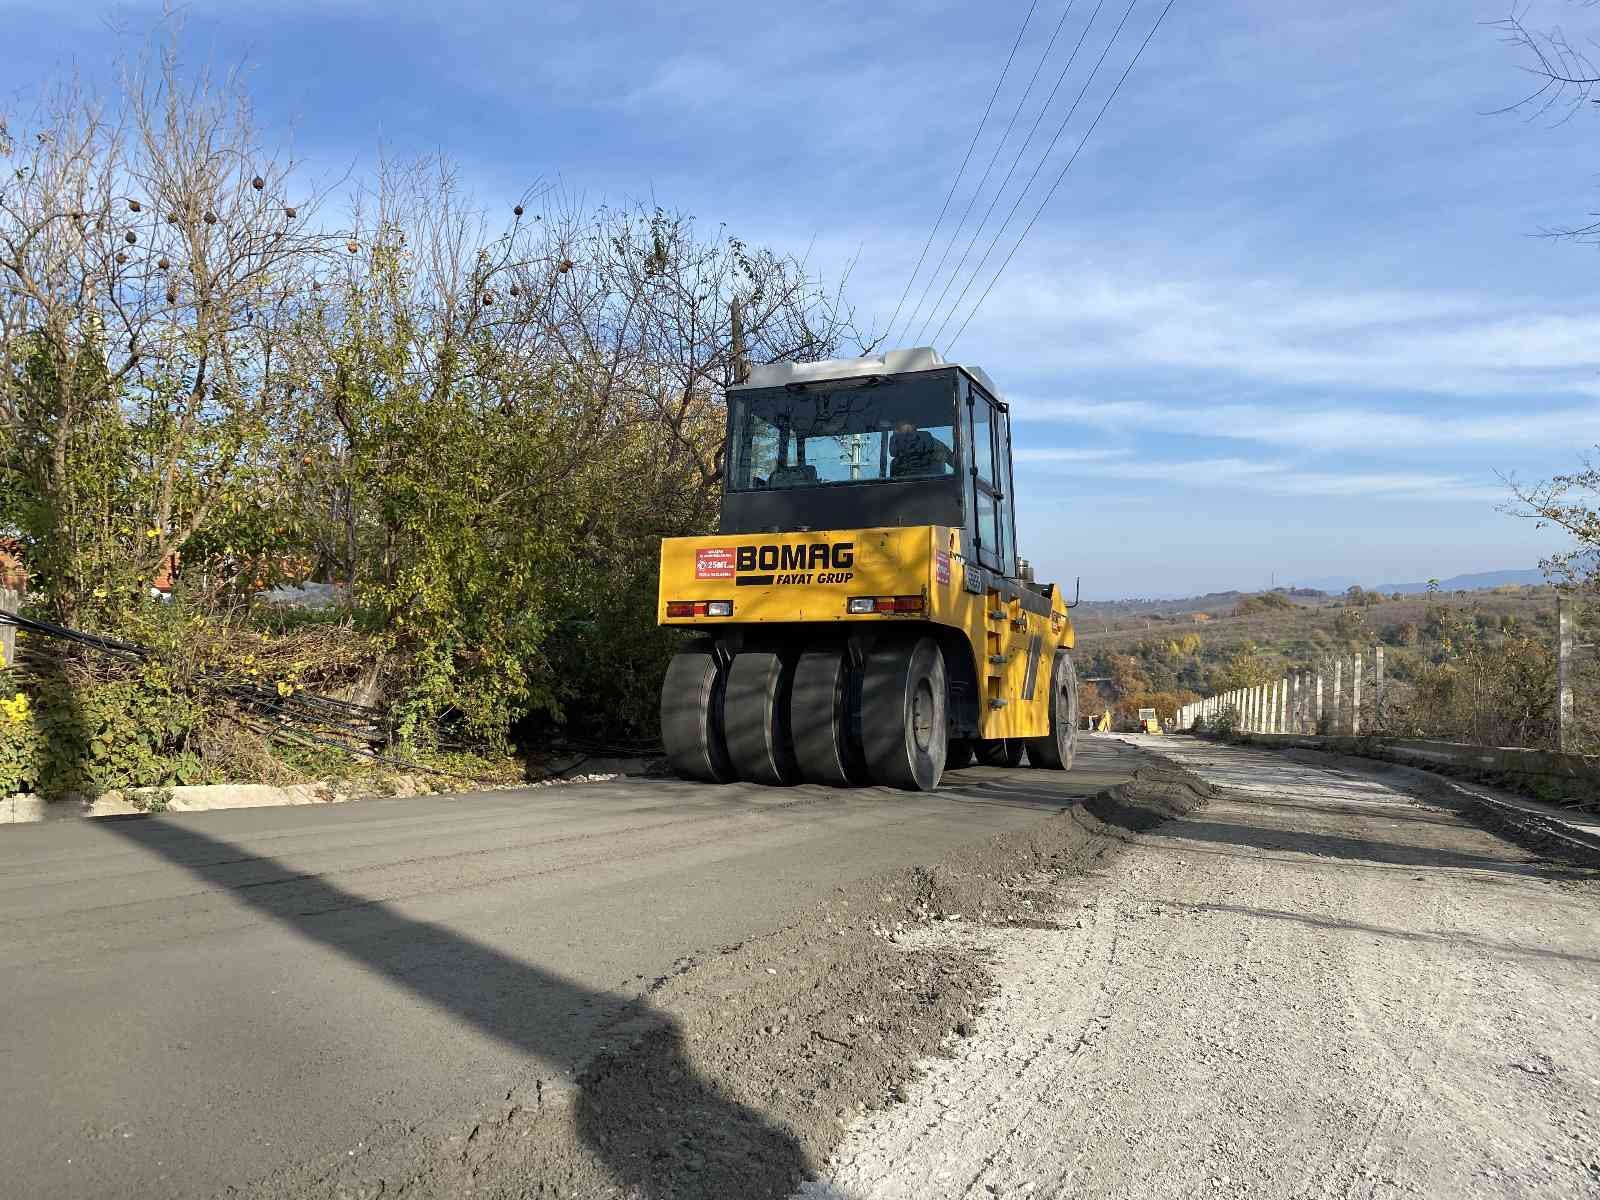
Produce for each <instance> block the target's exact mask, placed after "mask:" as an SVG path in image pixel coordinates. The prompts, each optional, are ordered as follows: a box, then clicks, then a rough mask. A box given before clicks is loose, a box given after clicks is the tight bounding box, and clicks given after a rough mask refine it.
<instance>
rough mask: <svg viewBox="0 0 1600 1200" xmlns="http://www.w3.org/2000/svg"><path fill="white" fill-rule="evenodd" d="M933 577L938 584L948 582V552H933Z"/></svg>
mask: <svg viewBox="0 0 1600 1200" xmlns="http://www.w3.org/2000/svg"><path fill="white" fill-rule="evenodd" d="M933 577H934V578H935V579H937V580H938V581H939V582H940V583H949V582H950V552H949V551H948V550H935V551H934V553H933Z"/></svg>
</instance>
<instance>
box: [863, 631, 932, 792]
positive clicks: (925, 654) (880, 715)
mask: <svg viewBox="0 0 1600 1200" xmlns="http://www.w3.org/2000/svg"><path fill="white" fill-rule="evenodd" d="M946 703H947V698H946V691H945V674H944V657H943V655H941V654H940V653H939V647H938V646H937V645H935V644H934V641H933V639H932V638H927V637H918V638H906V639H901V638H886V639H884V640H883V641H881V642H879V643H878V645H876V646H875V647H874V648H873V650H872V652H871V653H870V654H869V655H868V656H867V664H866V675H865V679H864V680H863V683H862V692H861V740H862V743H863V749H864V750H865V751H866V758H867V769H868V770H869V771H871V772H872V778H873V779H874V780H875V781H876V782H878V783H882V784H887V785H889V786H891V787H898V788H906V789H907V790H910V791H920V792H928V791H932V790H933V789H934V788H935V787H937V786H938V785H939V777H940V776H941V775H942V774H944V764H945V754H946V751H947V750H948V739H949V729H948V728H947V727H946V725H945V706H946Z"/></svg>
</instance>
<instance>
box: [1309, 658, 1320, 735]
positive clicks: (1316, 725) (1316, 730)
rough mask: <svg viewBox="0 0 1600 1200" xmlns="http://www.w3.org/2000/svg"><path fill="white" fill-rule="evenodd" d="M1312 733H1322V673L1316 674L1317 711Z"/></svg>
mask: <svg viewBox="0 0 1600 1200" xmlns="http://www.w3.org/2000/svg"><path fill="white" fill-rule="evenodd" d="M1311 732H1312V733H1321V732H1322V672H1321V671H1318V672H1317V711H1316V714H1315V720H1314V722H1313V723H1312V726H1311Z"/></svg>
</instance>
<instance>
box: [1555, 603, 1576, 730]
mask: <svg viewBox="0 0 1600 1200" xmlns="http://www.w3.org/2000/svg"><path fill="white" fill-rule="evenodd" d="M1572 643H1573V637H1572V602H1571V601H1570V600H1569V599H1568V598H1567V597H1566V596H1562V595H1557V596H1556V752H1557V753H1558V754H1565V753H1566V752H1567V749H1568V747H1569V746H1570V745H1571V741H1572V651H1573V649H1574V647H1573V644H1572Z"/></svg>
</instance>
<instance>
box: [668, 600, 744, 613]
mask: <svg viewBox="0 0 1600 1200" xmlns="http://www.w3.org/2000/svg"><path fill="white" fill-rule="evenodd" d="M667 616H669V617H731V616H733V601H732V600H668V601H667Z"/></svg>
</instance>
